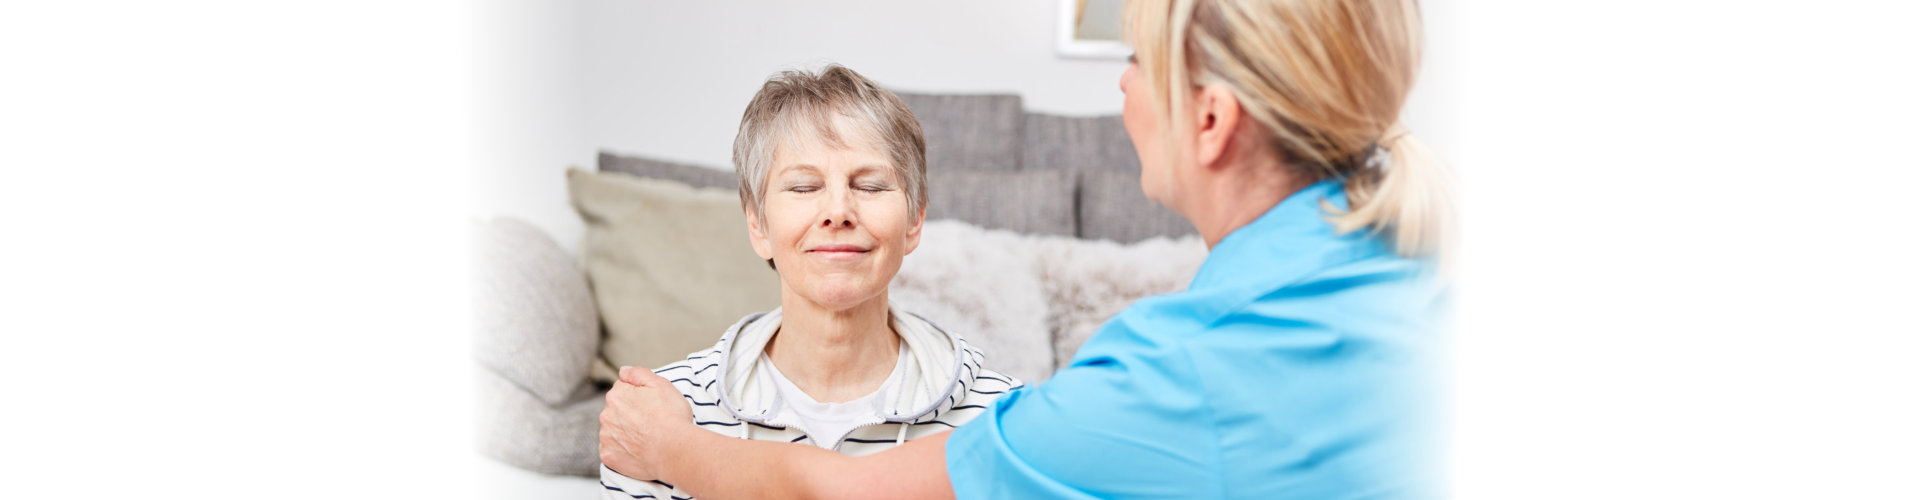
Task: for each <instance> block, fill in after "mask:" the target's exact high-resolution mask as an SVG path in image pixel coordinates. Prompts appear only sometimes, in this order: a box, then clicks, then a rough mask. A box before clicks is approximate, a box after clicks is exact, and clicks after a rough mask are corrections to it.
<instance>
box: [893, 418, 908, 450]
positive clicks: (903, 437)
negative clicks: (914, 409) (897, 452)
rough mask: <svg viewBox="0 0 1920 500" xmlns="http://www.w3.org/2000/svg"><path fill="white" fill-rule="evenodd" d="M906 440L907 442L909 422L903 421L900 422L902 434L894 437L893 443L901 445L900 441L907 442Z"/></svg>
mask: <svg viewBox="0 0 1920 500" xmlns="http://www.w3.org/2000/svg"><path fill="white" fill-rule="evenodd" d="M905 442H907V423H906V422H901V423H900V436H899V437H896V438H893V444H895V445H899V444H900V443H905Z"/></svg>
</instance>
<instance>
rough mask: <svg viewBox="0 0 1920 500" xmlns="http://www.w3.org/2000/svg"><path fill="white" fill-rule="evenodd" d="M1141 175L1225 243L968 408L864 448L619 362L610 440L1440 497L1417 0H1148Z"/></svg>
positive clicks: (694, 475)
mask: <svg viewBox="0 0 1920 500" xmlns="http://www.w3.org/2000/svg"><path fill="white" fill-rule="evenodd" d="M1126 8H1127V15H1126V24H1127V26H1126V36H1127V40H1128V42H1129V43H1130V44H1132V46H1133V47H1134V48H1135V50H1136V51H1137V52H1136V53H1135V57H1136V60H1135V62H1134V64H1132V65H1130V66H1129V67H1128V69H1127V71H1126V73H1125V74H1124V75H1122V76H1121V81H1120V86H1121V90H1123V91H1124V92H1125V93H1126V102H1125V105H1124V111H1123V114H1124V121H1125V123H1126V128H1127V133H1128V135H1129V136H1130V137H1131V138H1132V139H1133V143H1134V146H1135V149H1136V150H1137V152H1138V153H1139V155H1140V162H1141V165H1142V169H1141V175H1140V183H1141V188H1142V189H1144V190H1145V191H1146V194H1147V195H1148V196H1149V197H1150V198H1152V199H1153V200H1155V201H1157V202H1160V203H1161V204H1164V205H1166V206H1168V207H1170V208H1172V209H1173V210H1174V211H1176V212H1179V213H1180V214H1181V215H1183V216H1185V217H1186V218H1187V220H1189V221H1191V222H1192V223H1193V225H1194V226H1195V227H1196V228H1198V229H1199V232H1200V235H1201V236H1202V237H1203V238H1204V239H1205V240H1206V242H1207V245H1208V246H1209V247H1210V248H1211V253H1210V254H1209V255H1208V257H1207V260H1206V262H1205V264H1203V265H1202V266H1201V268H1200V271H1199V273H1198V275H1196V276H1195V277H1194V279H1193V282H1192V284H1191V285H1190V286H1189V288H1188V289H1187V290H1186V291H1183V292H1179V293H1174V294H1169V295H1164V296H1157V297H1150V298H1147V299H1143V300H1140V301H1139V302H1137V303H1135V304H1134V305H1133V306H1132V307H1130V308H1128V309H1127V310H1125V311H1122V312H1121V313H1120V314H1118V315H1116V316H1115V317H1114V318H1112V319H1111V320H1109V321H1108V322H1107V323H1106V324H1105V325H1103V326H1102V327H1101V328H1100V330H1099V331H1098V332H1097V333H1095V334H1094V336H1093V337H1092V338H1091V339H1089V340H1088V341H1087V343H1086V344H1084V345H1082V346H1081V347H1080V350H1079V351H1078V352H1077V353H1076V354H1075V356H1074V358H1073V361H1072V362H1071V363H1070V364H1069V366H1067V367H1066V368H1063V369H1061V370H1060V371H1059V372H1057V373H1055V374H1054V375H1053V377H1052V378H1051V379H1050V380H1048V381H1046V382H1045V383H1043V384H1040V385H1038V386H1033V387H1029V388H1026V389H1024V390H1017V391H1011V392H1009V393H1007V394H1006V395H1005V396H1002V397H1001V399H999V400H998V401H997V402H996V403H994V405H993V406H992V407H991V408H989V409H988V411H986V412H985V413H983V414H981V415H980V416H979V417H977V418H975V419H974V420H972V421H971V422H969V423H966V424H964V425H961V426H960V427H959V428H957V429H955V430H953V431H951V432H947V433H941V434H934V435H931V436H927V437H924V438H920V439H916V440H911V441H908V442H907V443H906V444H904V445H902V446H899V447H897V448H893V449H890V450H887V451H883V452H880V453H876V454H873V455H868V456H864V457H849V456H844V455H839V454H835V453H833V452H830V451H827V450H823V449H820V448H819V447H813V446H802V445H787V444H782V443H769V442H756V441H748V440H740V439H729V438H727V437H725V436H721V435H718V434H715V433H712V432H707V431H703V430H701V429H699V428H697V427H695V426H694V425H693V424H692V423H690V419H689V417H688V411H689V410H688V407H687V404H686V403H685V402H684V401H683V399H682V398H681V396H680V393H679V391H676V390H675V389H674V388H673V386H672V385H671V384H669V383H668V382H667V381H666V380H665V379H663V378H661V377H659V376H658V375H656V374H654V373H653V372H650V371H647V370H644V369H635V368H628V369H622V370H621V372H622V373H621V377H622V379H621V380H622V382H621V383H619V384H616V386H615V387H614V388H613V389H612V390H611V391H610V392H608V393H607V409H606V410H605V413H604V414H603V415H602V419H601V420H602V422H603V423H604V425H603V427H602V429H601V433H602V441H603V442H613V443H618V444H619V446H617V447H608V446H602V447H601V460H602V461H603V462H604V463H605V464H606V465H607V466H608V467H610V468H612V469H614V470H617V471H620V472H621V473H623V474H626V475H629V476H633V477H637V478H657V479H660V480H663V481H667V482H670V483H672V484H674V485H676V486H678V487H680V488H681V489H684V490H686V491H688V492H692V493H693V494H695V495H698V496H700V497H702V498H709V499H716V498H822V497H831V498H858V497H874V498H908V497H911V498H946V497H962V498H1112V497H1204V498H1221V497H1234V498H1358V497H1366V498H1382V497H1385V498H1404V497H1422V496H1434V495H1438V494H1439V492H1438V491H1436V490H1435V489H1434V484H1433V481H1432V479H1433V477H1432V476H1433V475H1432V470H1431V469H1430V468H1429V467H1428V466H1427V465H1428V462H1430V458H1431V457H1432V450H1431V447H1430V446H1429V442H1430V440H1431V438H1433V437H1435V436H1434V435H1435V433H1436V431H1437V429H1436V428H1435V426H1434V425H1433V424H1434V423H1435V422H1434V421H1435V419H1436V416H1435V413H1434V410H1433V408H1432V404H1431V403H1432V401H1431V397H1432V394H1433V392H1434V386H1433V384H1432V382H1431V380H1432V376H1433V375H1435V374H1436V373H1435V372H1434V371H1433V370H1432V366H1431V365H1432V363H1431V362H1432V359H1433V358H1434V357H1435V355H1436V354H1438V353H1437V352H1436V351H1438V350H1439V347H1438V345H1437V341H1438V338H1437V337H1438V335H1439V327H1438V322H1439V319H1440V316H1441V312H1442V309H1441V306H1442V302H1443V298H1444V295H1445V294H1444V288H1443V286H1442V283H1441V281H1440V280H1439V279H1438V278H1437V268H1438V267H1439V264H1438V261H1439V257H1440V253H1441V250H1442V249H1443V248H1444V247H1445V244H1444V242H1443V240H1444V239H1445V238H1444V237H1445V236H1446V235H1448V234H1449V232H1448V227H1447V226H1448V222H1449V218H1448V217H1447V214H1448V210H1447V207H1448V205H1447V204H1448V202H1449V196H1448V194H1447V191H1446V189H1445V188H1444V186H1445V183H1444V182H1443V180H1444V179H1445V176H1444V175H1443V174H1442V171H1441V170H1440V168H1441V167H1440V165H1439V163H1438V162H1437V161H1436V159H1435V158H1434V157H1433V156H1432V155H1431V154H1429V153H1428V152H1427V150H1426V149H1425V148H1424V147H1423V146H1421V145H1420V143H1418V142H1416V141H1415V140H1414V139H1413V138H1412V137H1409V136H1408V135H1407V134H1406V132H1405V130H1404V129H1403V128H1402V127H1401V126H1399V115H1400V109H1401V106H1402V104H1403V103H1404V101H1405V99H1406V96H1407V92H1408V90H1409V89H1410V88H1411V87H1412V85H1413V82H1414V80H1415V78H1414V76H1415V73H1416V69H1417V67H1418V64H1419V58H1420V57H1419V56H1420V48H1419V44H1420V38H1421V33H1420V13H1419V8H1418V6H1417V5H1416V4H1415V3H1414V1H1413V0H1171V1H1169V0H1132V1H1129V2H1128V4H1127V7H1126Z"/></svg>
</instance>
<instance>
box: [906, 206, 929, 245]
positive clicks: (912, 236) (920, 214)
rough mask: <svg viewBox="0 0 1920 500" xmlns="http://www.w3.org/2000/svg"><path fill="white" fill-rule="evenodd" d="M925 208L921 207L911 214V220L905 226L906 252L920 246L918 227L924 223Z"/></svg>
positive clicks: (925, 217) (925, 219)
mask: <svg viewBox="0 0 1920 500" xmlns="http://www.w3.org/2000/svg"><path fill="white" fill-rule="evenodd" d="M926 222H927V209H925V208H922V209H920V210H919V211H917V212H915V213H914V214H913V220H912V221H910V222H909V224H911V225H909V226H907V253H913V250H914V249H916V248H920V229H921V228H922V227H924V226H925V225H926Z"/></svg>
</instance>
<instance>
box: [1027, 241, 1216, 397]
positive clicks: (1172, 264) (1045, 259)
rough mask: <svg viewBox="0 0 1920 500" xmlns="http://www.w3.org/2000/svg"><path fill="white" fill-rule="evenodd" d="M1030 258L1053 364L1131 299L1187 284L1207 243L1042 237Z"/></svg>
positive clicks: (1058, 364)
mask: <svg viewBox="0 0 1920 500" xmlns="http://www.w3.org/2000/svg"><path fill="white" fill-rule="evenodd" d="M1033 260H1034V269H1035V270H1036V271H1037V272H1038V273H1039V277H1040V282H1041V283H1044V284H1045V288H1046V290H1045V293H1046V300H1047V302H1048V303H1049V304H1050V306H1049V309H1050V311H1051V313H1050V314H1049V315H1048V318H1049V320H1050V324H1049V326H1050V327H1051V329H1052V331H1053V352H1054V366H1056V367H1063V366H1066V365H1067V362H1068V361H1071V360H1072V359H1073V355H1074V352H1075V351H1078V350H1079V349H1080V344H1082V343H1085V342H1086V341H1087V338H1089V337H1092V336H1093V333H1094V332H1095V331H1097V330H1099V329H1100V326H1101V325H1104V324H1106V322H1107V320H1108V319H1111V318H1113V315H1115V314H1119V313H1120V311H1121V310H1124V309H1126V308H1127V306H1130V305H1133V302H1134V301H1136V300H1140V299H1142V298H1145V297H1147V296H1150V295H1160V294H1165V293H1173V292H1178V291H1181V290H1185V289H1187V285H1188V284H1190V283H1192V282H1193V275H1194V274H1195V273H1197V272H1199V271H1200V264H1201V263H1202V262H1205V261H1206V260H1207V245H1206V243H1205V242H1202V241H1201V240H1200V237H1199V236H1183V237H1180V238H1178V239H1171V240H1170V239H1167V238H1164V237H1155V238H1149V239H1147V240H1144V241H1140V242H1137V243H1127V244H1120V243H1114V242H1112V241H1106V240H1099V241H1089V240H1077V239H1071V238H1044V239H1041V240H1040V241H1037V242H1035V244H1034V246H1033Z"/></svg>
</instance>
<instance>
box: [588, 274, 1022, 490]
mask: <svg viewBox="0 0 1920 500" xmlns="http://www.w3.org/2000/svg"><path fill="white" fill-rule="evenodd" d="M890 313H891V318H890V319H891V321H892V326H893V331H895V332H897V333H898V334H899V335H900V339H901V344H902V345H904V346H905V351H906V358H907V359H906V360H905V363H904V367H903V369H902V372H903V373H902V374H901V375H902V377H903V378H902V379H901V380H900V383H899V384H897V385H895V386H894V387H893V388H892V389H891V391H890V393H888V394H883V395H882V396H881V405H880V406H879V407H877V408H875V409H874V410H875V411H874V414H873V416H872V417H871V418H870V422H868V423H865V424H864V425H861V426H860V427H857V428H855V429H854V430H853V431H852V432H849V433H847V435H846V437H844V438H841V439H840V441H839V442H836V443H831V444H830V445H828V446H824V447H827V448H831V449H833V450H835V451H838V452H840V453H843V454H847V455H852V456H864V455H870V454H873V453H878V452H880V451H881V450H885V449H888V448H892V447H894V446H898V445H900V443H903V442H906V441H907V440H910V439H916V438H919V437H921V436H925V435H928V434H933V433H936V432H940V431H944V430H948V429H952V428H954V427H955V426H958V425H960V424H962V423H965V422H966V421H968V420H972V419H973V417H974V416H976V415H979V414H980V412H982V411H985V410H986V408H987V406H988V405H989V404H991V403H992V402H993V400H995V399H998V398H999V397H1000V395H1001V394H1002V393H1005V392H1007V391H1010V390H1013V389H1017V388H1019V387H1021V386H1022V385H1023V384H1022V383H1021V382H1020V381H1019V380H1016V379H1014V378H1013V377H1011V376H1007V375H1003V374H1000V373H997V372H994V371H992V370H988V369H986V368H983V367H981V360H982V359H983V358H984V357H985V356H984V355H983V354H981V352H980V350H979V349H975V348H974V347H973V346H970V345H967V341H966V340H964V339H961V338H960V336H959V335H954V334H952V333H948V332H946V331H945V330H941V329H940V327H938V326H935V325H934V324H933V323H931V322H929V321H927V320H926V319H925V318H921V317H920V316H917V315H914V314H912V313H907V312H903V311H900V310H898V309H894V310H892V311H890ZM779 326H780V310H779V309H774V310H772V311H769V312H764V313H755V314H751V315H748V316H747V317H746V318H742V319H741V320H740V322H738V323H734V325H733V326H732V327H730V328H728V329H727V333H726V335H724V336H721V337H720V342H719V343H718V344H715V345H714V346H713V348H711V349H707V350H704V351H700V352H695V353H693V354H691V355H689V356H687V359H685V360H683V361H680V362H677V363H673V364H670V365H667V366H664V367H661V368H660V369H657V370H654V372H655V373H659V374H660V376H661V377H665V378H666V379H667V380H668V381H671V382H673V386H674V388H676V389H679V390H680V395H681V396H683V397H685V398H686V400H687V404H688V405H690V406H692V407H693V421H694V423H695V424H697V425H699V426H700V428H702V429H706V430H709V431H713V432H717V433H720V434H723V435H727V436H733V437H738V438H741V439H756V440H761V441H783V442H790V443H804V444H809V445H815V446H819V445H821V443H816V442H814V441H813V440H812V438H811V437H810V436H809V435H808V434H807V431H806V429H801V428H799V427H798V426H797V424H798V421H797V420H798V419H797V418H793V415H794V414H793V412H782V411H780V410H781V408H782V404H783V402H782V401H781V398H780V395H779V391H778V390H776V389H775V387H774V380H773V379H772V377H771V376H769V375H768V374H767V373H764V371H762V370H758V369H756V365H757V364H758V363H755V362H754V361H755V360H758V359H759V358H760V353H761V351H762V350H764V349H765V348H766V346H767V341H769V340H772V339H773V334H774V332H775V331H777V330H779ZM600 485H601V486H603V487H604V489H603V491H602V493H603V494H602V498H607V499H631V498H655V499H660V500H669V499H688V498H691V497H690V496H689V495H688V494H687V493H686V492H684V491H681V490H679V489H678V488H674V487H673V485H671V484H667V483H665V482H661V481H641V480H635V479H633V478H629V477H626V476H622V475H620V473H617V472H614V471H613V469H609V468H607V466H606V465H601V466H600Z"/></svg>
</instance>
